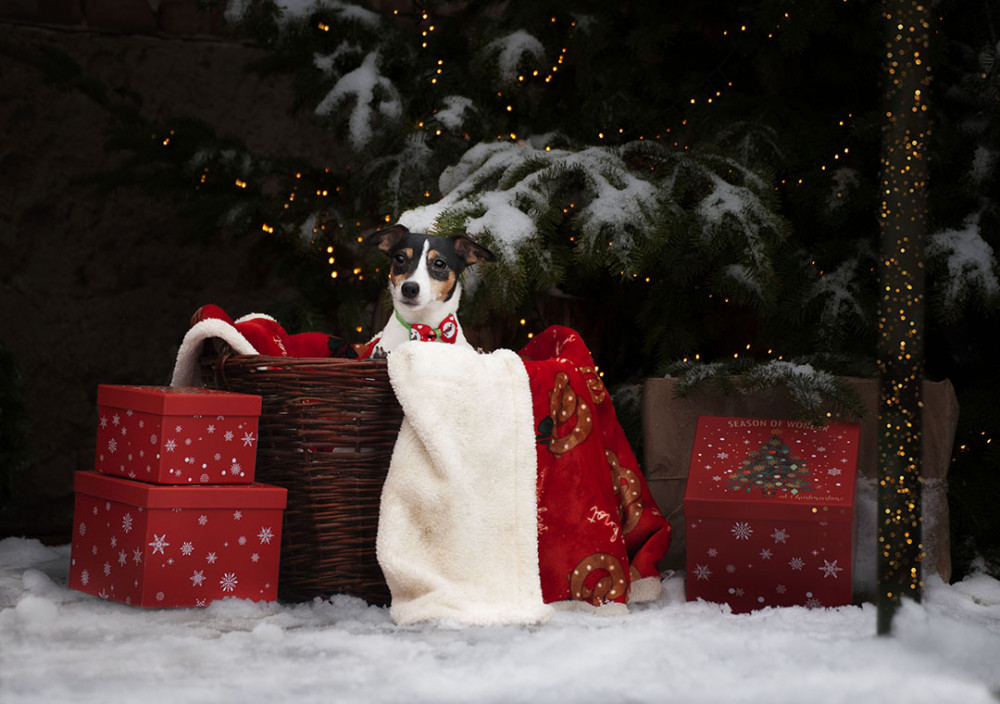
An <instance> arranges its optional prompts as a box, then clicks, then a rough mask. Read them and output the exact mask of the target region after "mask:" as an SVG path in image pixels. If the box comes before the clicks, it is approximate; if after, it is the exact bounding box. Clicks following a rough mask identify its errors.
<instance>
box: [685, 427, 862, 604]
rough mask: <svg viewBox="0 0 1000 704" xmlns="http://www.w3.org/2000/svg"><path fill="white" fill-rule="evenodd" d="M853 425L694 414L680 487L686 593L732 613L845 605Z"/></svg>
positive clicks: (854, 449) (853, 466) (854, 439)
mask: <svg viewBox="0 0 1000 704" xmlns="http://www.w3.org/2000/svg"><path fill="white" fill-rule="evenodd" d="M859 431H860V426H859V425H857V424H855V423H829V424H828V425H826V426H825V427H814V426H812V425H810V424H808V423H805V422H801V421H791V420H771V419H762V418H714V417H701V418H699V419H698V429H697V435H696V438H695V443H694V450H693V452H692V456H691V467H690V472H689V474H688V483H687V489H686V492H685V494H684V515H685V517H686V521H687V598H688V600H695V599H705V600H706V601H713V602H717V603H726V604H729V605H730V606H731V607H732V610H733V612H736V613H739V612H746V611H751V610H753V609H760V608H764V607H767V606H793V605H803V606H823V607H826V606H841V605H844V604H849V603H850V602H851V568H852V565H853V554H852V551H853V546H854V539H853V532H854V483H855V476H856V472H857V456H858V434H859Z"/></svg>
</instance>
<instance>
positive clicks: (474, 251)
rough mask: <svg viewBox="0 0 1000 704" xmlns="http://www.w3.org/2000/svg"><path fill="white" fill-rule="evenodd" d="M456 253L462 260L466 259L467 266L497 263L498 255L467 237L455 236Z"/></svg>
mask: <svg viewBox="0 0 1000 704" xmlns="http://www.w3.org/2000/svg"><path fill="white" fill-rule="evenodd" d="M453 240H454V242H455V252H456V253H457V254H458V256H459V258H460V259H464V260H465V263H466V264H469V265H472V264H475V263H476V262H495V261H496V260H497V258H496V255H494V254H493V252H491V251H490V250H488V249H486V247H484V246H483V245H481V244H478V243H477V242H474V241H473V240H472V239H470V238H469V237H468V236H467V235H455V237H454V238H453Z"/></svg>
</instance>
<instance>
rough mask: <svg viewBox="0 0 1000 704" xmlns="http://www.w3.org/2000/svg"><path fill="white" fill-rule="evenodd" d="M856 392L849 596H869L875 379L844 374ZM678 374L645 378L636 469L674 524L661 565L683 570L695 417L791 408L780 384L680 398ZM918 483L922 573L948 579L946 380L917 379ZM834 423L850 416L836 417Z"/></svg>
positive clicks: (952, 408)
mask: <svg viewBox="0 0 1000 704" xmlns="http://www.w3.org/2000/svg"><path fill="white" fill-rule="evenodd" d="M845 381H847V382H848V383H849V384H850V385H851V386H852V387H853V388H854V389H855V391H856V392H857V393H858V395H859V396H860V397H861V399H862V401H863V403H864V407H865V417H864V418H863V419H861V421H860V423H861V437H860V440H859V447H858V479H857V489H856V491H855V500H854V505H855V513H856V521H857V530H856V537H855V540H856V553H855V563H854V578H853V581H854V598H855V600H857V601H860V600H865V599H873V598H874V597H875V594H876V586H877V583H878V578H877V568H876V545H877V532H878V529H877V522H876V512H877V505H878V435H877V431H876V419H877V415H878V398H879V389H878V386H879V382H878V380H877V379H861V378H846V379H845ZM678 383H679V382H678V380H677V379H669V378H656V379H648V380H647V381H646V383H645V386H644V388H643V399H642V425H643V442H644V446H645V462H644V465H643V469H644V471H645V474H646V480H647V482H648V483H649V488H650V491H652V493H653V497H654V498H655V499H656V502H657V504H658V505H659V507H660V510H661V511H662V512H663V514H664V515H665V516H666V517H667V518H668V520H669V521H670V524H671V526H672V528H673V542H672V544H671V546H670V551H669V552H668V553H667V555H666V557H664V559H663V560H662V561H661V562H660V568H661V569H684V563H685V553H684V550H685V540H684V534H685V524H684V489H685V487H686V486H687V474H688V466H689V464H690V462H691V451H692V448H693V447H694V434H695V427H696V426H697V423H698V416H733V417H740V418H793V417H794V405H793V404H792V401H791V398H790V397H789V394H788V391H787V389H785V388H784V387H776V388H774V389H771V390H768V391H765V392H760V393H754V394H746V395H744V394H731V395H728V396H727V395H723V394H721V393H719V392H717V391H715V390H714V389H711V388H710V386H708V385H706V387H705V388H704V389H700V390H698V391H696V392H694V393H691V394H689V395H688V396H687V397H686V398H679V397H677V396H676V391H677V386H678ZM923 403H924V415H923V439H922V447H923V466H922V473H923V486H922V492H921V494H922V499H923V501H922V504H923V505H922V511H923V527H922V533H923V535H922V540H923V546H924V551H925V553H926V557H925V558H924V563H923V569H924V575H925V576H926V575H929V574H938V575H940V576H941V578H942V579H943V580H945V581H946V582H947V581H948V580H949V579H950V577H951V553H950V541H949V534H948V466H949V464H950V462H951V451H952V444H953V443H954V440H955V429H956V427H957V425H958V399H957V398H956V397H955V390H954V388H953V387H952V385H951V382H950V381H947V380H945V381H939V382H930V381H925V382H924V384H923ZM828 410H830V411H831V412H833V416H832V419H833V420H845V421H852V420H854V419H852V418H846V417H843V416H841V415H838V414H837V413H836V411H835V410H834V408H833V406H832V405H831V406H830V408H829V409H828Z"/></svg>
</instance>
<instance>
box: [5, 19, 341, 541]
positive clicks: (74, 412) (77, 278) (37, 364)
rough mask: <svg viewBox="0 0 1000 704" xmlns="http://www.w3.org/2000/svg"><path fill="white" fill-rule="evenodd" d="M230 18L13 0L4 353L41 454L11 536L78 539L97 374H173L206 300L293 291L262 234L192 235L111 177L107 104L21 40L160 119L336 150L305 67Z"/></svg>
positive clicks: (301, 150)
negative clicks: (303, 108) (312, 104)
mask: <svg viewBox="0 0 1000 704" xmlns="http://www.w3.org/2000/svg"><path fill="white" fill-rule="evenodd" d="M220 24H221V23H220V22H219V21H218V17H217V16H215V15H212V14H206V13H202V12H200V11H199V10H198V9H197V7H196V6H195V2H194V0H190V1H188V2H171V1H169V0H166V1H164V2H161V3H159V12H153V11H152V10H151V9H150V3H148V2H147V1H146V0H106V1H105V2H94V1H93V0H89V1H87V2H79V1H77V2H68V1H67V2H58V1H55V0H53V1H51V2H17V1H16V0H15V2H13V3H11V2H7V1H5V2H3V3H0V350H3V349H4V348H6V355H7V358H8V362H10V360H12V363H13V365H14V366H15V367H16V369H17V370H18V371H19V373H20V378H21V379H22V380H23V386H22V389H21V393H20V394H19V396H20V398H21V400H22V401H23V404H24V410H25V411H26V416H27V418H28V421H29V424H30V426H29V427H28V429H27V430H28V431H29V438H30V446H29V452H30V460H31V464H30V471H29V472H28V474H27V475H26V476H24V477H23V478H22V482H23V483H22V484H20V485H19V486H18V491H17V504H18V505H17V507H16V508H17V509H18V510H17V511H16V512H15V515H13V516H12V515H6V516H4V517H3V519H2V520H3V523H0V535H25V534H26V535H31V536H40V537H43V538H47V539H50V540H51V541H53V542H67V541H68V539H69V532H68V531H69V526H70V525H71V524H72V508H73V507H72V481H73V472H74V471H75V470H86V469H92V468H93V462H94V459H93V457H94V430H95V427H96V426H95V422H96V396H97V387H98V384H118V383H128V384H166V383H169V380H170V373H171V371H172V369H173V363H174V359H175V356H176V351H177V347H178V345H179V343H180V341H181V339H182V338H183V335H184V332H185V331H186V330H187V327H188V322H189V319H190V317H191V315H192V314H193V313H194V312H195V310H196V309H197V308H198V307H199V306H201V305H203V304H205V303H209V302H214V303H217V304H219V305H221V306H223V307H224V308H226V309H227V310H230V311H232V313H233V314H234V316H235V315H242V314H244V313H249V312H253V311H255V310H259V309H261V308H262V307H263V306H264V305H265V304H273V303H274V302H275V301H280V300H282V299H283V298H286V297H288V296H289V295H291V294H290V290H289V289H288V288H287V286H285V285H284V284H282V283H281V282H280V280H279V279H277V278H276V277H275V276H273V275H272V272H271V270H270V264H269V262H268V261H267V260H266V258H264V257H261V256H260V253H259V251H257V250H254V249H252V244H251V243H250V242H248V241H246V240H242V241H236V240H233V241H226V240H218V239H214V240H211V241H206V240H204V239H194V238H193V233H192V232H191V225H190V222H189V221H188V220H187V219H185V217H184V216H183V214H182V213H181V212H179V209H178V206H177V205H176V204H174V203H172V202H169V201H167V200H165V199H160V198H156V197H154V196H153V195H151V194H150V193H149V192H148V190H147V189H139V188H128V187H125V188H117V189H115V190H113V191H109V190H107V189H106V188H104V187H103V186H102V185H101V184H100V183H99V182H98V181H99V180H98V178H97V175H99V174H101V173H103V172H106V171H110V170H113V169H114V168H115V167H116V165H117V160H118V159H120V158H121V157H120V155H117V154H116V153H115V152H113V151H109V150H107V149H106V148H105V142H106V141H107V139H108V136H109V133H110V130H111V129H112V127H113V120H112V118H111V117H110V115H109V113H108V111H107V110H106V109H104V108H103V107H101V106H100V105H98V104H97V103H96V102H95V101H94V100H92V99H90V98H88V97H87V96H86V95H84V94H83V92H82V91H78V90H67V89H66V88H65V87H64V86H63V85H60V84H58V83H56V82H53V81H52V80H50V77H49V76H47V75H46V72H45V71H43V70H40V69H37V68H35V67H33V66H32V65H30V64H28V63H26V62H22V61H18V60H15V59H13V58H11V55H10V53H9V52H10V51H23V50H24V49H26V48H27V49H30V50H36V49H44V48H45V47H55V48H57V49H58V50H59V51H60V52H63V53H65V54H66V55H68V56H70V57H71V58H72V59H73V60H75V61H76V62H77V63H78V64H79V65H80V66H82V67H85V68H86V70H87V72H88V73H91V74H94V75H96V76H97V77H98V78H99V79H100V80H101V81H103V82H104V84H105V85H106V87H107V89H108V90H110V91H112V92H113V93H114V97H115V98H116V99H120V100H123V101H127V102H128V103H131V104H133V105H134V106H135V107H136V108H138V109H139V111H140V113H141V114H142V115H143V117H145V118H147V119H148V120H150V121H161V120H165V119H167V118H169V117H171V116H174V115H177V114H185V115H191V116H194V117H198V118H201V119H203V120H206V121H209V122H211V123H213V124H215V125H218V126H219V129H220V131H221V132H225V133H230V134H234V135H237V136H238V137H239V138H241V139H242V140H244V141H245V143H246V144H247V145H248V146H250V147H252V148H253V149H254V150H256V151H259V152H260V153H262V154H272V153H275V154H295V155H297V156H300V157H301V158H303V159H305V160H306V161H308V162H309V163H311V164H315V165H317V166H322V165H324V164H326V163H329V162H330V161H331V160H334V159H336V151H337V150H336V147H335V145H333V144H332V143H331V139H330V136H329V134H328V133H326V132H324V131H323V130H322V129H320V128H319V127H315V126H313V125H310V124H309V122H308V121H303V120H294V119H293V118H292V116H291V115H290V114H289V111H288V108H287V106H288V104H289V102H290V100H291V87H290V79H289V80H287V81H282V80H281V79H280V78H278V77H273V76H272V77H264V78H262V77H260V76H259V75H257V74H252V73H250V72H248V71H247V70H246V65H247V64H248V63H249V62H251V61H253V60H255V59H258V58H260V56H261V54H262V52H261V51H260V50H258V49H255V48H253V47H251V46H249V45H248V44H246V43H241V42H239V41H234V40H229V39H226V38H225V36H224V35H222V34H220V33H219V32H218V28H219V26H220ZM4 48H6V49H8V53H5V52H4V51H2V49H4ZM2 489H5V488H4V487H2V486H0V490H2ZM6 489H7V490H9V488H6ZM6 498H7V497H4V499H6Z"/></svg>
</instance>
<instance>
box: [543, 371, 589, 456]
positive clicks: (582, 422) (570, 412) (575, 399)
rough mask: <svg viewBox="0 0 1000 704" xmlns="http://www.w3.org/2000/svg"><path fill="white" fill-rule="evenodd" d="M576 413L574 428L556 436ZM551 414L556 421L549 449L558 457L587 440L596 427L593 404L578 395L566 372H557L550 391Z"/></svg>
mask: <svg viewBox="0 0 1000 704" xmlns="http://www.w3.org/2000/svg"><path fill="white" fill-rule="evenodd" d="M574 415H576V425H575V426H574V427H573V429H572V430H570V431H569V432H568V433H566V435H563V436H562V437H556V432H555V431H556V430H558V429H559V428H562V427H564V426H568V425H569V422H570V419H571V418H572V417H573V416H574ZM549 416H550V417H551V418H552V420H553V422H554V423H555V428H553V432H552V439H551V440H549V450H550V451H551V452H552V454H554V455H555V456H556V457H559V456H560V455H564V454H566V453H567V452H569V451H570V450H572V449H573V448H574V447H576V446H577V445H579V444H580V443H582V442H583V441H584V440H586V439H587V438H588V437H589V436H590V431H591V430H592V429H593V427H594V414H593V409H592V407H591V405H590V404H588V403H587V402H586V400H581V399H580V397H579V396H577V394H576V391H574V390H573V386H572V385H571V384H570V383H569V374H567V373H566V372H559V373H558V374H556V377H555V383H554V385H553V387H552V391H551V392H550V393H549Z"/></svg>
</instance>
